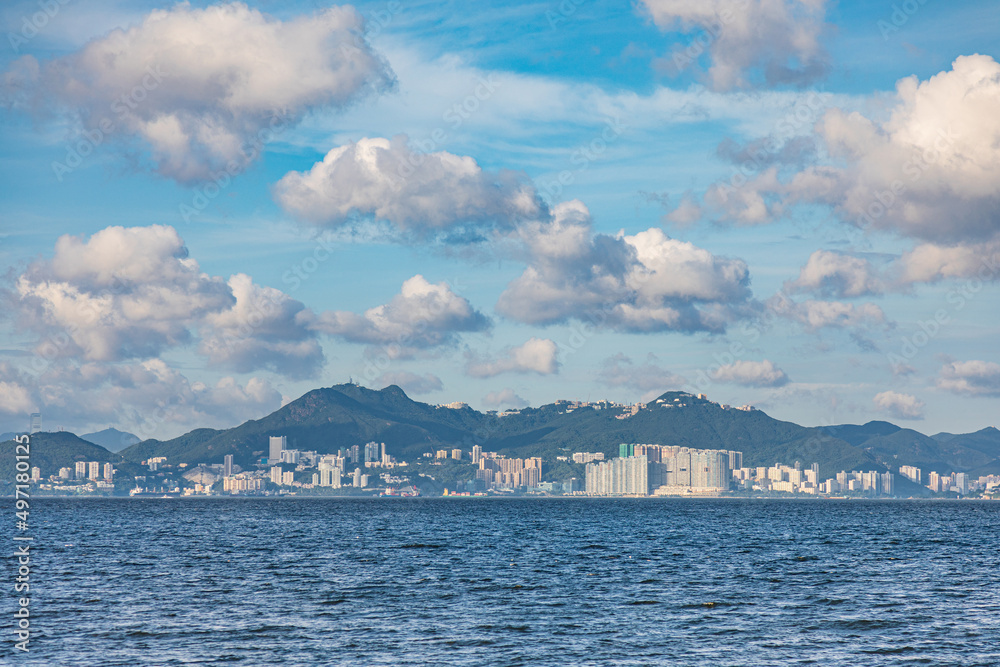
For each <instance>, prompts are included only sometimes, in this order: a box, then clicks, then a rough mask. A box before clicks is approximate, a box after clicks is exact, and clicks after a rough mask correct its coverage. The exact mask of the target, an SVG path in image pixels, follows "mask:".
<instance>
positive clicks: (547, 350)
mask: <svg viewBox="0 0 1000 667" xmlns="http://www.w3.org/2000/svg"><path fill="white" fill-rule="evenodd" d="M557 356H558V349H557V348H556V344H555V343H554V342H553V341H551V340H549V339H548V338H530V339H528V340H527V341H526V342H525V343H524V344H523V345H519V346H516V347H508V348H506V349H504V350H503V352H501V354H500V355H499V356H497V357H496V358H492V359H491V358H489V357H483V356H480V355H475V354H471V353H470V354H469V360H468V364H467V365H466V367H465V372H466V374H468V375H470V376H472V377H477V378H489V377H494V376H496V375H500V374H501V373H538V374H539V375H552V374H554V373H558V372H559V361H558V359H557Z"/></svg>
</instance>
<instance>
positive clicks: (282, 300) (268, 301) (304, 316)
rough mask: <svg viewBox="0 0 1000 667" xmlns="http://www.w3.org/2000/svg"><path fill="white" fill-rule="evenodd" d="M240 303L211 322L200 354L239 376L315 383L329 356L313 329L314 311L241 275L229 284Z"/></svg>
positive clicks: (215, 315) (210, 317)
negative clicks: (259, 374)
mask: <svg viewBox="0 0 1000 667" xmlns="http://www.w3.org/2000/svg"><path fill="white" fill-rule="evenodd" d="M229 288H230V289H231V290H232V294H233V296H234V297H235V298H236V303H234V304H233V306H232V307H231V308H229V309H228V310H223V311H218V312H215V313H209V314H207V315H206V316H205V325H206V326H205V329H206V330H207V333H206V335H205V336H204V338H203V339H202V341H201V344H200V345H199V348H198V349H199V351H200V352H201V353H202V354H204V355H206V356H207V357H208V359H209V362H210V363H211V364H213V365H218V366H222V367H224V368H229V369H232V370H234V371H236V372H239V373H245V372H248V371H252V370H258V369H267V370H271V371H274V372H275V373H279V374H282V375H287V376H288V377H291V378H308V377H315V376H316V375H318V374H319V372H320V371H321V370H322V368H323V363H324V356H323V350H322V348H321V347H320V345H319V343H318V342H317V341H316V339H315V335H316V334H315V332H313V331H312V330H310V329H309V328H308V326H307V325H308V324H309V322H311V321H312V319H313V315H312V313H311V311H309V310H307V309H306V307H305V306H304V305H303V304H302V303H301V302H299V301H296V300H295V299H292V298H291V297H289V296H288V295H286V294H285V293H284V292H282V291H281V290H277V289H274V288H272V287H261V286H260V285H256V284H254V282H253V279H252V278H250V276H248V275H246V274H243V273H238V274H236V275H234V276H232V277H231V278H230V279H229Z"/></svg>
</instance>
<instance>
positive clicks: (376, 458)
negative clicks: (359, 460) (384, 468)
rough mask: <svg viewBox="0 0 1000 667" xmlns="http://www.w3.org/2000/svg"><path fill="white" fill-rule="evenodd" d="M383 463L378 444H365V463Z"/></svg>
mask: <svg viewBox="0 0 1000 667" xmlns="http://www.w3.org/2000/svg"><path fill="white" fill-rule="evenodd" d="M381 461H382V452H381V451H380V447H379V444H378V443H377V442H369V443H367V444H365V463H379V462H381Z"/></svg>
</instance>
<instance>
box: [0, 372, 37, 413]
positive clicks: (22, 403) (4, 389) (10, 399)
mask: <svg viewBox="0 0 1000 667" xmlns="http://www.w3.org/2000/svg"><path fill="white" fill-rule="evenodd" d="M34 411H35V402H34V400H32V398H31V395H30V394H29V393H28V390H27V388H25V387H24V386H22V385H20V384H18V383H16V382H9V381H7V380H0V412H6V413H7V414H11V415H18V414H20V415H24V414H28V413H31V412H34Z"/></svg>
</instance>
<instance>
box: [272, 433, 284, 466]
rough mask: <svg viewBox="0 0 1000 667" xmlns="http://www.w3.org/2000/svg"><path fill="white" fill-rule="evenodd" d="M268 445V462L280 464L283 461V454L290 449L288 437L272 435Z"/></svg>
mask: <svg viewBox="0 0 1000 667" xmlns="http://www.w3.org/2000/svg"><path fill="white" fill-rule="evenodd" d="M268 444H269V447H268V454H267V462H268V463H278V462H279V461H281V452H283V451H285V450H286V449H288V437H287V436H284V435H272V436H271V438H270V441H269V443H268Z"/></svg>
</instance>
